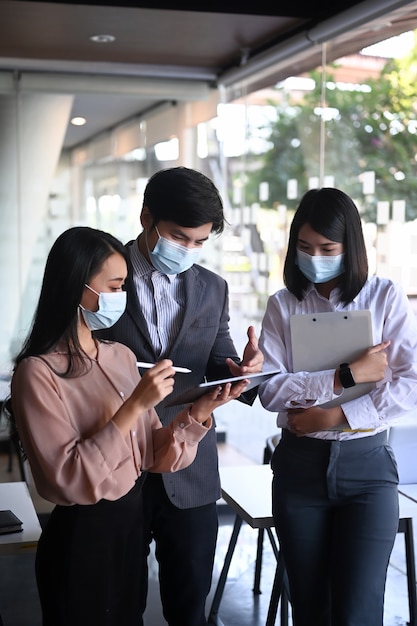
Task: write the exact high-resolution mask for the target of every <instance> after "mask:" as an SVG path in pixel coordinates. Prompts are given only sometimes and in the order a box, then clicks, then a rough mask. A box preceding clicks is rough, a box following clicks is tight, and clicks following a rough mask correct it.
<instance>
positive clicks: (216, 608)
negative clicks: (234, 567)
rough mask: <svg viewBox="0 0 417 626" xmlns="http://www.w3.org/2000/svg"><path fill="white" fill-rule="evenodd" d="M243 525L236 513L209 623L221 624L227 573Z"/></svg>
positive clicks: (218, 625)
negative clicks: (221, 606)
mask: <svg viewBox="0 0 417 626" xmlns="http://www.w3.org/2000/svg"><path fill="white" fill-rule="evenodd" d="M241 526H242V518H241V517H239V515H236V519H235V523H234V526H233V532H232V536H231V537H230V541H229V546H228V548H227V552H226V556H225V559H224V563H223V567H222V571H221V572H220V577H219V580H218V583H217V587H216V591H215V593H214V598H213V603H212V605H211V609H210V613H209V617H208V623H209V624H215V625H217V626H220V623H219V621H218V617H217V614H218V612H219V606H220V602H221V599H222V596H223V591H224V587H225V585H226V579H227V574H228V572H229V567H230V563H231V561H232V556H233V552H234V551H235V547H236V542H237V538H238V536H239V532H240V528H241Z"/></svg>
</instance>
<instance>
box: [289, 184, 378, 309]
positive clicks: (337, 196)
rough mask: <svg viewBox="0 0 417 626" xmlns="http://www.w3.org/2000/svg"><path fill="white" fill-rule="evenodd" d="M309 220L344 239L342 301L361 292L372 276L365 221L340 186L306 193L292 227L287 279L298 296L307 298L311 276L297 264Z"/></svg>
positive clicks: (321, 230) (327, 234) (322, 230)
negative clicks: (367, 252) (299, 246)
mask: <svg viewBox="0 0 417 626" xmlns="http://www.w3.org/2000/svg"><path fill="white" fill-rule="evenodd" d="M304 224H309V225H310V226H311V228H312V229H313V230H315V231H316V232H317V233H320V235H323V237H326V238H327V239H329V240H330V241H336V242H338V243H343V248H344V267H345V271H344V272H343V274H341V276H340V282H339V287H340V291H341V302H343V303H344V304H348V303H349V302H352V300H353V299H354V298H355V296H357V294H358V293H359V292H360V290H361V289H362V287H363V286H364V284H365V282H366V279H367V277H368V259H367V255H366V247H365V241H364V238H363V231H362V224H361V219H360V215H359V211H358V209H357V206H356V204H355V203H354V202H353V200H352V199H351V198H350V197H349V196H348V195H347V194H346V193H344V192H343V191H341V190H340V189H334V188H332V187H323V188H321V189H311V190H310V191H307V193H306V194H304V196H303V197H302V199H301V201H300V204H299V206H298V208H297V210H296V212H295V215H294V218H293V221H292V223H291V228H290V236H289V242H288V249H287V255H286V257H285V263H284V283H285V286H286V287H287V289H288V290H289V291H290V292H291V293H292V294H294V295H295V296H296V297H297V299H298V300H302V299H303V294H304V291H305V289H306V287H307V285H308V283H309V280H308V279H307V278H306V277H305V276H304V274H302V272H301V271H300V269H299V267H298V265H297V264H296V255H297V242H298V236H299V232H300V228H301V227H302V226H304Z"/></svg>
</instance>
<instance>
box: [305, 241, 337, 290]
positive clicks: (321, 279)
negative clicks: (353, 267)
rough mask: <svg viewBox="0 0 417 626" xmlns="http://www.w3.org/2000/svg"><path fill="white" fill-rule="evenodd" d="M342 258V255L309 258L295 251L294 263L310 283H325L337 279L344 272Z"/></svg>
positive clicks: (309, 256) (308, 255)
mask: <svg viewBox="0 0 417 626" xmlns="http://www.w3.org/2000/svg"><path fill="white" fill-rule="evenodd" d="M343 258H344V254H337V255H336V256H311V254H307V252H303V251H302V250H298V249H297V258H296V263H297V265H298V267H299V268H300V271H301V272H302V273H303V274H304V276H305V277H306V278H308V280H311V282H312V283H327V281H328V280H332V278H337V276H340V274H343V272H344V271H345V267H344V264H343Z"/></svg>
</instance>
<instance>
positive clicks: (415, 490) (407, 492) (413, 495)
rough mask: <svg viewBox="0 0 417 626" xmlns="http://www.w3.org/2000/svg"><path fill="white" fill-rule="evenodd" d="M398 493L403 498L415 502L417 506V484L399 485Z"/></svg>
mask: <svg viewBox="0 0 417 626" xmlns="http://www.w3.org/2000/svg"><path fill="white" fill-rule="evenodd" d="M398 491H399V492H400V493H401V494H402V495H403V496H405V497H406V498H409V499H410V500H413V501H414V502H415V503H416V504H417V484H416V483H412V484H410V485H399V487H398Z"/></svg>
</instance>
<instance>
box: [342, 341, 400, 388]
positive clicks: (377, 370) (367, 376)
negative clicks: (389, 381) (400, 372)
mask: <svg viewBox="0 0 417 626" xmlns="http://www.w3.org/2000/svg"><path fill="white" fill-rule="evenodd" d="M390 343H391V342H390V341H383V342H381V343H378V344H377V345H376V346H372V348H369V349H368V350H366V352H364V353H363V354H362V355H361V356H360V357H359V359H357V360H356V361H353V362H352V363H350V365H349V367H350V371H351V372H352V375H353V378H354V380H355V382H356V383H377V382H379V381H380V380H383V378H384V376H385V371H386V369H387V367H388V358H387V353H386V352H385V349H386V348H388V346H389V345H390Z"/></svg>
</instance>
